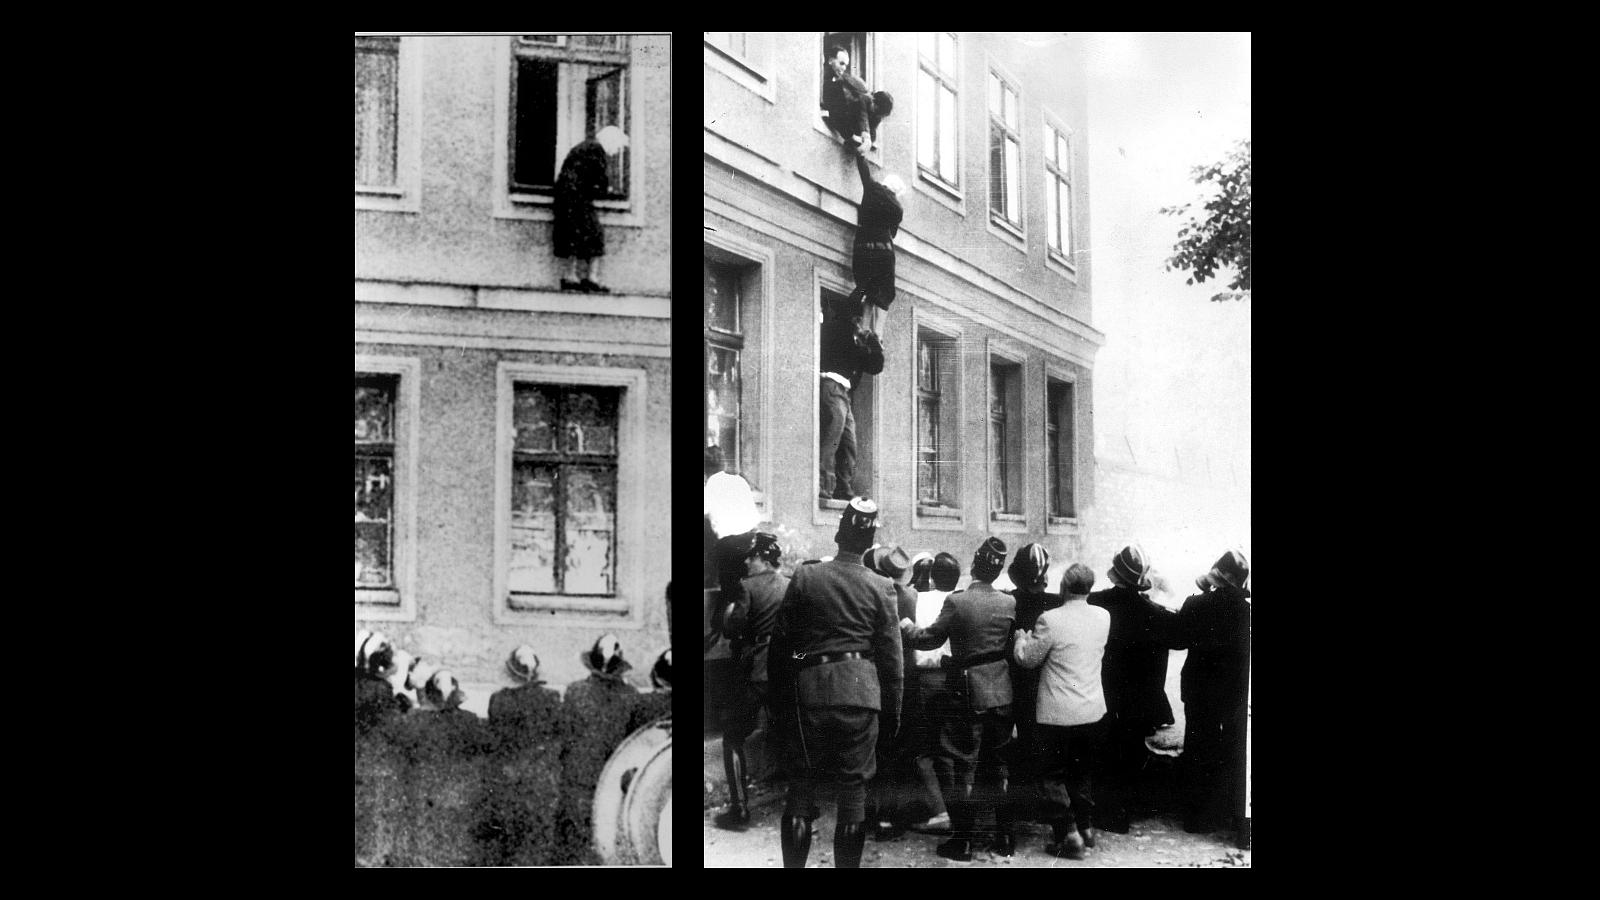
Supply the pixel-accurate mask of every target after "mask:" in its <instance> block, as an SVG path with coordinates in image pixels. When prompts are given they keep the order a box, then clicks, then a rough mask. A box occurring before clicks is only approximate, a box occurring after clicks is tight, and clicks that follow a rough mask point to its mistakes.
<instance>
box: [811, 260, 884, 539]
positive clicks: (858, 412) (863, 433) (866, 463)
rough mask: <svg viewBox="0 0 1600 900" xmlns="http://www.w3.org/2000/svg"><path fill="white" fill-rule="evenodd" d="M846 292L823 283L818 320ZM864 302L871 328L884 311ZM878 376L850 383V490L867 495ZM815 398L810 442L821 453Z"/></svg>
mask: <svg viewBox="0 0 1600 900" xmlns="http://www.w3.org/2000/svg"><path fill="white" fill-rule="evenodd" d="M847 296H848V294H847V292H845V291H839V290H833V289H831V288H828V287H822V288H821V289H820V290H819V291H818V296H817V302H818V305H817V321H818V322H819V323H820V322H821V321H822V316H823V310H825V309H828V308H830V307H831V306H832V304H834V303H837V302H839V301H842V300H845V299H847ZM863 306H864V309H863V311H862V314H861V315H862V319H861V324H862V326H863V327H865V328H872V327H873V326H874V324H875V323H876V321H877V316H879V315H882V314H883V313H882V311H880V310H879V309H878V308H877V307H876V306H873V305H872V304H871V303H866V304H863ZM818 327H819V333H820V324H819V326H818ZM819 346H820V344H819ZM816 371H819V372H820V371H821V367H820V359H819V366H818V368H817V370H816ZM877 380H878V376H876V375H863V376H861V377H859V378H857V379H855V380H854V381H853V382H852V383H851V385H850V407H851V412H852V415H853V416H854V419H855V448H856V451H855V453H856V458H855V477H854V478H853V479H851V485H850V486H851V488H852V492H853V493H855V494H858V495H864V496H869V497H870V496H875V494H874V491H875V487H874V485H875V484H876V478H877V469H876V459H877V455H876V452H875V447H874V444H875V443H876V442H875V441H874V439H873V435H874V434H875V433H876V432H877V418H876V404H875V403H874V399H875V397H876V391H877V387H876V385H877ZM818 389H819V390H820V386H819V388H818ZM818 402H819V406H818V410H819V416H818V418H817V420H816V421H815V422H813V425H814V427H815V428H816V433H817V435H818V438H817V440H815V441H813V442H812V443H813V446H816V447H817V448H818V453H819V454H820V453H821V416H820V409H821V407H820V398H819V401H818ZM818 463H819V465H820V463H821V460H820V458H819V459H818ZM819 475H820V472H819ZM818 489H819V492H820V491H821V490H822V486H821V484H820V481H819V484H818ZM845 503H846V501H844V500H822V501H819V504H818V505H819V507H820V508H823V509H842V508H844V506H845Z"/></svg>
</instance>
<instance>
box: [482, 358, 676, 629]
mask: <svg viewBox="0 0 1600 900" xmlns="http://www.w3.org/2000/svg"><path fill="white" fill-rule="evenodd" d="M519 384H522V385H548V386H553V387H571V386H585V385H596V386H605V387H618V388H621V389H622V390H621V396H620V397H619V399H618V404H617V435H616V450H617V452H616V456H615V460H616V493H615V501H614V507H615V510H614V516H613V521H614V527H615V529H616V530H615V543H614V547H615V550H614V553H615V555H614V556H613V558H612V572H613V575H612V578H613V588H612V591H611V592H610V595H609V596H592V595H591V596H586V595H579V594H547V593H517V594H516V595H515V596H513V594H512V591H511V589H510V566H511V559H512V547H511V541H512V516H511V506H512V498H513V490H512V488H513V485H512V481H513V471H514V466H513V457H514V450H515V444H516V430H515V425H514V421H515V419H514V416H515V412H514V408H513V404H514V400H515V396H516V388H517V385H519ZM647 390H648V384H647V380H646V373H645V371H644V370H643V369H628V368H610V367H604V366H558V365H543V364H534V363H514V362H501V363H499V365H498V366H497V368H496V394H495V424H496V429H495V432H496V433H495V438H496V439H495V547H494V550H495V552H494V596H493V607H494V608H493V617H494V621H496V622H498V623H501V624H524V625H525V624H529V623H531V622H537V621H549V620H550V617H551V616H555V617H556V618H557V619H558V621H562V622H563V623H565V624H595V625H600V626H618V627H635V628H637V627H640V626H642V624H643V612H644V611H643V608H642V605H641V604H642V603H643V602H644V601H645V600H646V598H647V595H648V596H651V597H653V594H652V592H651V591H650V590H648V589H647V587H646V585H645V584H644V583H643V565H642V562H643V558H644V552H645V550H644V547H643V546H642V543H641V535H640V529H639V524H640V522H642V521H643V519H644V517H645V516H646V515H648V514H649V511H648V510H647V509H646V508H645V503H644V490H643V487H644V485H643V480H644V473H645V463H644V441H645V431H644V428H645V425H644V416H645V405H646V401H647Z"/></svg>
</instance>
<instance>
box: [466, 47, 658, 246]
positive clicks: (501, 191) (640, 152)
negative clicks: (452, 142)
mask: <svg viewBox="0 0 1600 900" xmlns="http://www.w3.org/2000/svg"><path fill="white" fill-rule="evenodd" d="M619 33H620V32H619ZM627 37H628V71H627V76H626V79H627V80H626V86H625V87H624V89H623V90H624V91H625V93H626V96H627V97H628V98H629V100H628V112H627V116H628V128H627V132H628V139H629V140H628V148H629V152H630V153H631V154H633V156H632V157H631V159H630V160H629V162H628V199H626V200H596V201H594V208H595V211H596V212H597V213H598V214H599V216H600V223H601V225H603V226H607V227H609V226H613V225H615V226H621V227H625V228H639V227H643V226H644V224H645V193H644V169H645V167H646V166H647V165H648V154H647V153H646V152H645V148H646V146H647V141H645V140H644V138H643V136H644V135H647V134H651V133H652V132H651V131H650V130H649V129H651V128H652V127H654V125H653V122H652V121H651V118H652V117H651V113H650V105H651V104H650V103H648V102H644V101H642V100H641V98H640V91H639V68H640V66H639V39H640V38H649V37H653V35H640V34H636V33H631V32H629V33H627ZM519 39H520V36H519V35H497V36H494V37H491V38H487V40H490V41H494V42H495V46H496V49H495V51H494V53H493V58H494V116H495V127H494V170H493V173H492V178H493V196H494V201H493V212H492V216H493V217H494V218H496V219H519V220H524V221H534V222H553V221H555V196H554V194H553V193H550V194H545V193H528V192H523V191H517V190H515V189H514V186H513V185H512V183H511V133H512V127H513V126H512V120H511V116H512V110H511V102H512V97H513V91H512V80H513V79H514V78H516V59H517V46H518V43H517V42H518V41H519Z"/></svg>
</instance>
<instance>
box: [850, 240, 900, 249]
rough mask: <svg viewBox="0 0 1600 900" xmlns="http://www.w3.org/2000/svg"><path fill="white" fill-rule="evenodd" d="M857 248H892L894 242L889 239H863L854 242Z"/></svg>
mask: <svg viewBox="0 0 1600 900" xmlns="http://www.w3.org/2000/svg"><path fill="white" fill-rule="evenodd" d="M856 249H857V250H893V249H894V244H893V243H891V242H889V241H864V242H862V243H858V244H856Z"/></svg>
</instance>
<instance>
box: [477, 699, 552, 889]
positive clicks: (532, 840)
mask: <svg viewBox="0 0 1600 900" xmlns="http://www.w3.org/2000/svg"><path fill="white" fill-rule="evenodd" d="M489 729H490V730H491V731H492V732H494V737H495V743H496V747H497V750H496V753H495V759H494V764H493V765H492V767H491V769H490V779H491V784H490V788H491V796H490V798H489V800H490V803H489V809H488V810H487V812H488V815H489V816H490V819H491V822H492V832H493V833H492V836H491V840H492V841H493V842H495V843H497V844H498V855H499V861H500V864H501V865H507V866H545V865H550V864H551V863H552V861H553V851H554V850H555V847H556V822H557V821H558V817H559V815H560V811H561V748H562V746H563V744H564V743H565V741H566V737H567V736H568V735H569V734H571V733H572V730H573V729H572V723H571V722H569V721H568V720H567V716H566V713H565V711H564V709H563V708H562V705H561V695H560V694H558V693H556V692H555V691H553V690H551V689H550V688H547V687H545V686H544V684H543V682H535V683H530V684H524V685H520V686H518V687H512V688H504V689H502V690H498V691H495V692H494V695H493V696H491V697H490V698H489Z"/></svg>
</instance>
